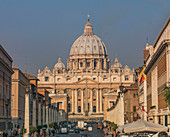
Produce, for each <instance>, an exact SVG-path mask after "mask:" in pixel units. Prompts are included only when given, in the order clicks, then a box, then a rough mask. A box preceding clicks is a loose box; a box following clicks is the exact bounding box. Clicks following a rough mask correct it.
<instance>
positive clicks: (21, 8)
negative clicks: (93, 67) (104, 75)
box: [0, 0, 170, 75]
mask: <svg viewBox="0 0 170 137" xmlns="http://www.w3.org/2000/svg"><path fill="white" fill-rule="evenodd" d="M169 4H170V1H168V0H167V1H160V0H151V1H148V0H144V1H134V0H133V1H127V0H121V1H111V0H110V1H102V0H93V1H90V0H87V1H78V0H76V1H65V0H64V1H55V0H51V1H45V0H37V1H22V0H18V1H0V17H1V18H0V43H1V44H2V46H3V47H4V48H5V49H6V50H7V51H8V53H9V54H10V56H12V57H13V60H14V62H13V66H16V67H19V68H20V69H21V70H22V71H23V72H25V68H26V71H27V72H28V73H32V74H34V75H37V71H38V68H40V69H41V70H43V69H44V68H45V66H48V67H49V68H50V69H53V67H54V65H55V64H56V63H57V61H58V58H59V57H61V59H62V61H63V62H64V64H65V65H66V64H67V59H68V58H69V54H70V53H69V52H70V48H71V46H72V44H73V42H74V41H75V40H76V39H77V38H78V37H79V36H80V35H82V33H83V29H84V25H85V24H86V23H87V15H88V14H89V15H90V22H91V24H92V26H93V30H94V33H95V34H96V35H97V36H99V37H100V38H101V39H102V40H103V42H104V43H105V45H106V47H107V50H108V55H109V58H110V59H111V64H112V63H113V62H114V60H115V57H118V60H119V61H120V62H121V63H122V65H123V66H125V65H126V64H127V65H129V67H130V68H133V67H135V68H137V67H139V66H141V65H142V52H141V51H142V49H143V48H144V47H145V44H146V42H147V41H148V43H149V44H151V45H152V44H153V43H154V41H155V39H156V37H157V35H158V33H159V32H160V30H161V28H162V27H163V25H164V24H165V22H166V20H167V18H168V16H169V13H170V8H169ZM30 64H31V65H30Z"/></svg>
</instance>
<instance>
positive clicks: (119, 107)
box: [105, 93, 124, 126]
mask: <svg viewBox="0 0 170 137" xmlns="http://www.w3.org/2000/svg"><path fill="white" fill-rule="evenodd" d="M106 115H107V118H106V119H105V120H107V121H111V122H114V123H115V124H117V125H118V126H121V125H124V97H123V94H122V93H120V98H118V101H117V103H116V104H115V105H114V106H113V107H112V108H110V109H108V110H107V113H106Z"/></svg>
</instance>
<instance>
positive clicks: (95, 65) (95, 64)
mask: <svg viewBox="0 0 170 137" xmlns="http://www.w3.org/2000/svg"><path fill="white" fill-rule="evenodd" d="M96 67H97V62H96V61H94V69H95V68H96Z"/></svg>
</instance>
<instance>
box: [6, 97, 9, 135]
mask: <svg viewBox="0 0 170 137" xmlns="http://www.w3.org/2000/svg"><path fill="white" fill-rule="evenodd" d="M9 104H10V99H7V101H6V104H5V105H6V115H7V119H6V133H7V131H8V106H9Z"/></svg>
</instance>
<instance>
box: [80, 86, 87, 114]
mask: <svg viewBox="0 0 170 137" xmlns="http://www.w3.org/2000/svg"><path fill="white" fill-rule="evenodd" d="M83 94H84V93H83V89H82V91H81V113H84V99H83ZM86 101H87V100H86Z"/></svg>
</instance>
